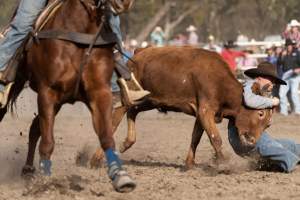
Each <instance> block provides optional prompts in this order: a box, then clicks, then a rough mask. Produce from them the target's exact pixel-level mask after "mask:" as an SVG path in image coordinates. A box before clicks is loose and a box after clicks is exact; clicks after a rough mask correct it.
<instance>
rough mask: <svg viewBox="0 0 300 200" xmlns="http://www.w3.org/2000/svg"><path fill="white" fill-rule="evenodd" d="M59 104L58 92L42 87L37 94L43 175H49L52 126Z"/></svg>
mask: <svg viewBox="0 0 300 200" xmlns="http://www.w3.org/2000/svg"><path fill="white" fill-rule="evenodd" d="M60 107H61V105H60V104H59V103H58V94H57V93H56V92H55V91H54V90H52V89H50V88H43V89H42V90H41V91H40V92H39V94H38V111H39V127H40V133H41V141H40V145H39V151H40V169H41V170H42V172H43V173H44V175H47V176H49V175H51V165H52V163H51V161H50V158H51V155H52V153H53V150H54V136H53V127H54V119H55V115H56V114H57V112H58V111H59V109H60Z"/></svg>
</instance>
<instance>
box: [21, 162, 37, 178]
mask: <svg viewBox="0 0 300 200" xmlns="http://www.w3.org/2000/svg"><path fill="white" fill-rule="evenodd" d="M34 172H35V167H34V166H30V165H25V166H24V167H23V169H22V174H21V175H22V176H23V177H26V176H32V175H33V174H34Z"/></svg>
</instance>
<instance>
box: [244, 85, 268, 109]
mask: <svg viewBox="0 0 300 200" xmlns="http://www.w3.org/2000/svg"><path fill="white" fill-rule="evenodd" d="M254 83H255V81H254V80H248V81H246V82H245V83H244V92H243V97H244V103H245V105H246V106H248V107H249V108H253V109H266V108H272V107H273V100H272V99H271V98H268V97H263V96H260V95H257V94H254V93H253V91H252V86H253V84H254Z"/></svg>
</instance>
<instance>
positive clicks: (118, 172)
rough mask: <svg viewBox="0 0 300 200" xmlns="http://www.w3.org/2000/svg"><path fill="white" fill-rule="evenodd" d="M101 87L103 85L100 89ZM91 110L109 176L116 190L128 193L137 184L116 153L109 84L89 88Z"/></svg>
mask: <svg viewBox="0 0 300 200" xmlns="http://www.w3.org/2000/svg"><path fill="white" fill-rule="evenodd" d="M99 85H101V86H100V87H99ZM90 86H91V85H90ZM87 93H88V96H89V99H90V101H89V103H88V105H89V108H90V110H91V112H92V121H93V125H94V129H95V132H96V133H97V135H98V138H99V140H100V144H101V147H102V149H103V150H104V153H105V157H106V160H107V165H108V175H109V178H110V179H111V180H112V182H113V186H114V188H115V189H116V190H117V191H119V192H128V191H131V190H133V189H134V188H135V183H134V182H133V180H132V179H131V178H130V177H129V176H128V174H127V172H126V171H125V170H124V169H123V168H122V162H121V160H120V159H119V156H118V155H117V153H116V152H115V141H114V138H113V131H112V130H113V128H112V94H111V91H110V86H109V84H107V85H106V84H104V83H98V86H96V85H94V89H91V87H89V89H88V92H87Z"/></svg>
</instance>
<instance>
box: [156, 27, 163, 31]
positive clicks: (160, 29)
mask: <svg viewBox="0 0 300 200" xmlns="http://www.w3.org/2000/svg"><path fill="white" fill-rule="evenodd" d="M162 31H163V30H162V28H161V27H160V26H157V27H155V29H154V32H162Z"/></svg>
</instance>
